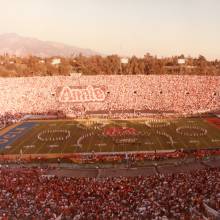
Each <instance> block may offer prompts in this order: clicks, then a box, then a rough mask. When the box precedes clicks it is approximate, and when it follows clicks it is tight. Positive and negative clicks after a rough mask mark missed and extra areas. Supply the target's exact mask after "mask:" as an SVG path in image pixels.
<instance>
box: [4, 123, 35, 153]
mask: <svg viewBox="0 0 220 220" xmlns="http://www.w3.org/2000/svg"><path fill="white" fill-rule="evenodd" d="M33 128H34V127H32V128H31V129H30V130H29V131H27V132H26V133H25V134H24V135H22V136H21V137H20V138H19V139H17V140H15V141H14V142H13V144H14V143H16V141H19V140H20V139H22V137H24V136H26V135H28V134H29V132H30V131H31V130H32V129H33ZM30 134H31V133H30ZM30 136H31V137H33V136H34V134H32V135H30ZM25 141H26V138H24V139H23V140H22V141H21V142H20V143H19V144H18V145H17V146H15V147H12V148H11V149H10V150H9V152H8V153H10V154H13V152H14V151H15V152H16V150H17V149H18V148H21V149H22V144H23V143H24V142H25ZM13 144H12V145H13ZM22 151H23V149H22ZM19 153H20V152H19Z"/></svg>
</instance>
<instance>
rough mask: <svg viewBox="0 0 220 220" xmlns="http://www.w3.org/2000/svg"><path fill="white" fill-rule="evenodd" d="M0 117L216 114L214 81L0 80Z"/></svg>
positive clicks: (218, 95)
mask: <svg viewBox="0 0 220 220" xmlns="http://www.w3.org/2000/svg"><path fill="white" fill-rule="evenodd" d="M0 88H1V90H0V97H1V100H0V113H1V114H4V113H6V112H11V113H17V112H19V113H45V112H48V111H58V110H59V111H62V112H64V113H65V114H71V115H77V114H78V112H96V111H97V112H108V111H111V112H118V113H120V112H121V113H122V114H123V113H126V112H127V113H129V111H130V112H133V111H134V110H135V111H136V112H139V113H140V114H141V113H144V112H170V113H180V114H185V113H186V114H187V113H196V112H198V113H199V112H206V111H207V112H210V111H214V110H218V109H220V76H195V75H193V76H186V75H184V76H180V75H108V76H106V75H105V76H103V75H96V76H46V77H19V78H0Z"/></svg>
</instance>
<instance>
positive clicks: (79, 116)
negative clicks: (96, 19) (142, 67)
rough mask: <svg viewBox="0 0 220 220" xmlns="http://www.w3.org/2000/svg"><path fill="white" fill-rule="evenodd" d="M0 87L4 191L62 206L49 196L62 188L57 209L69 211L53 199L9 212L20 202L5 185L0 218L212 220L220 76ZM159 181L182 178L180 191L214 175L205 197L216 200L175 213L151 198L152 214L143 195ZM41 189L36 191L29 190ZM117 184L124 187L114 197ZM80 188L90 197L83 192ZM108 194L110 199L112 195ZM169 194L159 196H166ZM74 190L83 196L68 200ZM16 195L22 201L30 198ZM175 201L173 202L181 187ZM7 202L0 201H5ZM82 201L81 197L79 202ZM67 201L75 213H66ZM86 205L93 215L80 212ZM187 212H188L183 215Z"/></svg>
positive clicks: (71, 79)
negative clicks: (19, 188)
mask: <svg viewBox="0 0 220 220" xmlns="http://www.w3.org/2000/svg"><path fill="white" fill-rule="evenodd" d="M0 85H1V91H0V97H1V101H0V114H1V130H0V161H1V166H2V168H1V169H2V170H1V174H0V175H1V178H4V179H5V180H7V181H10V182H11V184H10V185H11V187H12V188H10V189H13V185H14V186H16V185H18V184H21V185H22V186H26V187H28V188H27V189H29V193H30V192H31V193H32V195H34V192H36V193H37V194H38V195H40V194H41V195H42V196H43V197H44V196H46V195H47V196H48V194H47V193H46V192H47V191H49V192H50V195H51V196H52V195H55V194H56V195H57V199H58V200H59V199H61V198H64V196H63V194H62V191H59V193H55V188H53V187H54V186H55V187H58V186H59V188H60V187H61V185H62V187H61V188H60V190H63V191H65V192H66V193H67V194H66V196H65V199H66V200H62V202H59V203H61V204H63V205H64V204H65V207H62V206H59V205H58V202H57V200H55V199H54V198H53V196H52V197H51V196H50V197H51V198H50V199H51V201H52V200H53V201H54V203H53V202H52V203H51V204H50V203H48V202H45V201H46V200H45V199H43V200H42V198H41V199H40V198H38V199H37V200H36V199H34V198H32V196H29V197H30V198H31V200H30V201H34V203H35V202H37V201H38V202H39V201H44V202H43V203H44V204H47V205H46V206H45V207H43V206H42V205H39V204H38V202H37V203H36V204H35V205H32V206H30V201H26V202H23V205H22V207H23V209H24V207H25V206H29V208H26V210H27V211H26V213H25V214H24V213H23V212H19V211H15V210H14V208H13V207H14V202H15V201H17V203H19V204H20V205H21V203H20V202H19V201H18V198H17V197H15V195H16V194H15V193H14V192H13V193H12V192H11V191H10V189H9V188H8V186H7V185H6V182H5V183H3V184H4V185H2V187H3V188H5V189H7V191H6V192H9V191H10V193H11V195H13V196H12V197H10V199H9V200H8V199H6V200H5V202H4V203H3V204H2V205H0V206H1V207H2V208H1V209H0V211H1V212H0V215H1V216H3V217H4V216H9V217H14V218H15V219H26V218H27V219H28V218H29V217H35V216H38V217H40V218H43V219H48V218H51V219H72V218H74V219H75V218H77V219H96V218H97V216H99V217H100V218H101V219H102V218H103V219H106V218H109V219H111V218H116V219H120V218H126V219H136V218H138V219H151V218H155V217H156V216H157V215H160V216H166V217H171V218H173V219H179V217H181V216H182V218H183V216H185V217H184V218H183V219H187V216H189V218H191V217H192V216H194V217H195V216H196V217H198V218H199V219H200V217H202V218H203V217H205V216H212V217H216V216H218V214H217V213H216V212H215V210H218V201H219V196H218V195H219V187H218V184H219V183H218V182H219V181H218V180H217V179H218V175H219V168H218V167H219V156H220V114H219V113H220V90H219V89H220V77H219V76H195V75H193V76H181V75H173V76H171V75H135V76H132V75H125V76H121V75H109V76H104V75H95V76H84V75H77V74H76V75H72V76H46V77H19V78H0ZM160 175H164V181H165V182H169V181H171V182H172V184H175V187H177V186H178V181H180V182H181V181H183V179H184V178H185V179H186V180H187V181H186V182H185V184H187V187H186V188H185V189H184V190H183V193H186V191H187V190H188V189H189V188H190V186H192V185H194V184H193V178H194V176H195V177H196V178H197V184H201V181H203V180H202V178H203V177H205V178H211V177H212V178H214V179H213V181H212V182H209V184H208V183H207V184H206V185H205V187H204V190H208V189H211V188H213V189H215V190H212V192H209V193H210V194H211V195H212V197H210V196H208V197H207V198H210V200H205V201H203V203H201V204H200V206H199V208H198V207H197V208H195V206H194V205H193V203H192V202H190V203H188V202H187V201H188V200H187V198H189V197H186V198H185V199H184V200H179V201H178V202H177V203H178V204H182V208H178V211H176V212H173V213H172V212H170V211H171V208H168V207H166V206H165V203H164V201H163V200H157V202H159V203H157V204H158V205H155V203H154V202H156V200H155V199H154V200H152V201H150V200H149V202H148V203H149V204H151V206H152V208H147V209H146V206H145V203H144V202H143V201H144V200H143V198H142V197H143V196H144V195H145V196H146V197H149V195H150V194H152V193H153V194H152V195H153V196H154V197H155V198H156V197H157V196H158V195H157V193H156V191H155V190H156V188H155V186H154V185H153V184H156V185H158V186H160V184H161V181H162V179H163V177H161V176H160ZM170 175H172V179H170V178H171V177H170ZM180 175H182V176H180ZM57 178H58V179H57ZM161 178H162V179H161ZM19 180H20V181H21V182H20V183H18V181H19ZM39 181H40V187H42V190H43V191H41V192H40V191H39V190H38V189H37V188H35V187H33V186H30V185H29V182H30V183H32V184H38V182H39ZM62 181H65V184H63V183H62ZM92 182H93V183H92ZM171 182H170V183H171ZM117 183H119V185H120V186H121V187H122V188H120V189H119V190H117V187H116V186H117ZM215 183H216V184H217V185H213V184H215ZM137 185H139V186H141V188H137V196H133V197H132V198H133V200H132V202H128V201H129V191H127V190H124V187H125V188H126V187H127V188H128V189H129V188H130V189H131V188H132V187H133V188H136V186H137ZM104 186H106V189H105V188H103V187H104ZM63 187H69V188H68V190H67V189H66V188H63ZM78 187H81V188H80V189H79V188H78ZM96 187H97V189H98V190H96V192H95V191H94V189H95V188H96ZM112 187H113V188H112ZM115 187H116V188H115ZM142 187H145V189H146V191H143V190H142ZM86 188H87V190H88V193H89V194H88V195H86V194H83V191H84V190H85V189H86ZM151 188H153V191H151ZM104 189H105V190H107V191H111V196H110V195H109V196H108V195H107V191H105V190H104ZM113 189H115V190H113ZM163 190H165V191H166V186H164V187H162V185H161V186H160V188H159V193H162V192H163ZM191 190H193V192H194V194H193V195H192V196H195V195H197V196H199V195H200V194H199V191H198V190H199V189H197V188H196V186H194V188H193V189H191ZM165 191H164V192H163V193H162V194H164V196H165V195H166V196H165V198H168V197H167V194H166V193H165ZM73 192H75V193H77V194H78V195H79V196H80V197H76V198H73V197H71V196H70V195H72V193H73ZM94 192H95V193H94ZM131 192H132V193H134V191H133V190H131ZM21 193H22V194H23V195H22V196H23V198H25V197H26V196H24V194H25V193H26V190H22V192H21ZM96 193H98V194H99V196H98V197H97V195H98V194H96ZM114 193H119V194H120V195H121V196H123V197H124V200H123V201H124V202H121V201H117V199H116V198H117V194H114ZM174 193H175V194H176V195H177V193H178V191H177V188H174ZM100 195H103V196H104V197H103V196H101V197H100ZM6 196H7V194H6V193H3V194H2V199H3V198H6ZM178 197H180V195H178ZM78 198H82V200H81V202H79V201H78ZM104 198H105V199H104ZM108 198H109V199H110V200H111V199H113V200H114V202H112V207H111V208H109V207H108V203H106V202H105V203H103V204H101V201H107V200H108ZM140 198H142V199H141V200H140V201H142V202H139V199H140ZM93 199H94V200H95V202H93ZM103 199H104V200H103ZM69 200H70V201H74V202H75V204H76V205H75V206H73V205H68V203H67V201H69ZM170 200H171V201H172V203H171V204H170V207H174V203H175V202H174V200H173V199H171V198H170ZM65 201H66V202H65ZM85 202H86V203H85ZM10 203H11V204H13V205H12V206H10ZM84 203H85V204H84ZM37 204H38V205H37ZM82 204H83V205H82ZM86 204H89V209H88V207H87V208H86V209H85V206H86ZM95 204H99V208H97V207H95ZM125 204H127V205H128V206H127V208H126V209H125V207H124V205H125ZM183 204H184V205H183ZM188 204H190V205H188ZM196 204H197V206H198V204H199V203H198V202H197V203H196ZM6 206H8V207H10V208H6ZM133 206H135V208H134V207H133ZM30 207H33V208H32V209H30ZM39 207H41V211H38V210H39ZM54 207H56V209H54ZM115 207H118V208H117V209H115ZM190 207H194V209H193V210H191V211H186V210H190ZM157 209H158V213H159V214H158V213H157V212H156V210H157ZM42 210H43V211H42ZM106 210H109V212H106ZM37 213H38V214H37ZM187 213H188V214H187ZM77 216H78V217H77ZM164 219H168V218H165V217H164Z"/></svg>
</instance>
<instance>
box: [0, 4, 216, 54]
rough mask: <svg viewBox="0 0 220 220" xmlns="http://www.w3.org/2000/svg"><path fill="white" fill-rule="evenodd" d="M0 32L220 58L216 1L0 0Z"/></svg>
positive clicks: (111, 49) (125, 50)
mask: <svg viewBox="0 0 220 220" xmlns="http://www.w3.org/2000/svg"><path fill="white" fill-rule="evenodd" d="M0 2H1V9H2V10H1V14H0V21H1V22H0V24H1V25H0V33H11V32H13V33H17V34H21V35H24V36H28V37H36V38H39V39H41V40H50V41H57V42H62V43H66V44H69V45H73V46H78V47H83V48H90V49H93V50H96V51H99V52H101V53H106V54H111V53H118V54H122V55H129V56H130V55H133V54H135V55H137V56H142V55H144V54H145V53H146V52H150V53H152V54H157V55H158V56H166V55H174V54H180V53H183V54H185V55H192V56H197V55H198V54H203V55H204V56H206V57H207V58H220V44H219V43H218V39H220V13H219V11H220V2H219V1H218V0H209V1H208V0H167V1H164V0H137V1H133V0H120V1H118V0H104V1H103V0H92V1H91V0H63V1H60V0H38V1H35V0H7V1H4V0H1V1H0Z"/></svg>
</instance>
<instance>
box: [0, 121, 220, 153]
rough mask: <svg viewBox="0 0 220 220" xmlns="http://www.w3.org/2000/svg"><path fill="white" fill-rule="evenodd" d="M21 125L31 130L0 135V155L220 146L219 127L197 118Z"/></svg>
mask: <svg viewBox="0 0 220 220" xmlns="http://www.w3.org/2000/svg"><path fill="white" fill-rule="evenodd" d="M218 120H219V119H218ZM24 123H26V124H25V126H27V127H28V126H29V125H32V127H30V128H26V129H24V132H23V130H22V129H23V128H22V129H21V128H19V127H18V128H17V131H16V130H13V131H12V130H11V131H7V132H6V133H5V134H2V135H0V144H2V145H0V153H2V154H3V153H4V154H8V155H9V154H19V153H20V152H21V149H22V153H23V154H42V153H47V154H48V153H74V152H77V153H86V152H124V151H150V150H155V149H157V150H170V149H180V148H184V149H186V148H187V149H198V148H219V147H220V128H219V127H218V126H217V125H215V124H214V123H211V122H208V121H207V120H206V119H201V118H186V119H173V120H165V119H163V120H162V119H161V120H154V119H145V120H100V119H99V120H98V119H96V120H95V119H94V120H81V121H79V120H77V121H76V120H73V121H71V120H63V121H61V120H57V121H34V122H24ZM28 123H29V124H28ZM31 123H32V124H31ZM15 129H16V128H15ZM19 129H20V130H22V132H23V133H22V132H21V133H19V131H20V130H19ZM10 132H11V133H10ZM16 132H17V133H16ZM17 134H19V137H16V135H17ZM5 139H7V141H8V142H7V141H5Z"/></svg>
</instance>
